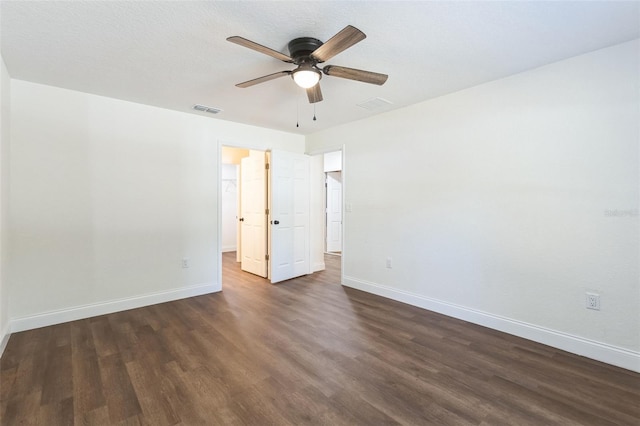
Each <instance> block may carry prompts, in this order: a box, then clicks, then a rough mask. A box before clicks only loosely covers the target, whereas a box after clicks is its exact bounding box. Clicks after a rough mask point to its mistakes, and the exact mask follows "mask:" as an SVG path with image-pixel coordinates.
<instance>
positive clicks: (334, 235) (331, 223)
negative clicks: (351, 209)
mask: <svg viewBox="0 0 640 426" xmlns="http://www.w3.org/2000/svg"><path fill="white" fill-rule="evenodd" d="M327 251H329V252H340V251H342V173H341V172H329V173H327Z"/></svg>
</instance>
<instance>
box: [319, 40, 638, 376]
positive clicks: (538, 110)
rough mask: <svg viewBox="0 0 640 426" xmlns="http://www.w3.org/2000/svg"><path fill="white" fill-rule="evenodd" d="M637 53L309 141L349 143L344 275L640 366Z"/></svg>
mask: <svg viewBox="0 0 640 426" xmlns="http://www.w3.org/2000/svg"><path fill="white" fill-rule="evenodd" d="M639 51H640V45H639V43H638V41H637V40H636V41H634V42H629V43H625V44H622V45H618V46H614V47H611V48H607V49H603V50H599V51H596V52H592V53H590V54H586V55H582V56H578V57H575V58H571V59H568V60H565V61H562V62H558V63H555V64H551V65H548V66H545V67H541V68H538V69H534V70H531V71H528V72H524V73H522V74H518V75H514V76H511V77H508V78H504V79H501V80H497V81H494V82H491V83H487V84H483V85H480V86H477V87H473V88H470V89H467V90H464V91H461V92H457V93H454V94H451V95H447V96H443V97H441V98H437V99H434V100H431V101H428V102H424V103H421V104H418V105H414V106H411V107H408V108H404V109H401V110H396V111H392V112H389V113H385V114H381V115H377V116H374V117H372V118H369V119H366V120H362V121H359V122H356V123H351V124H347V125H344V126H340V127H337V128H333V129H330V130H327V131H323V132H320V133H317V134H314V135H311V136H309V137H308V138H307V151H309V152H313V151H318V150H321V149H322V147H323V146H331V145H333V144H335V143H344V144H346V150H345V170H346V171H347V172H348V177H349V179H348V181H347V182H346V185H345V191H346V201H345V202H346V204H347V205H351V207H352V209H353V210H352V212H346V213H345V230H344V238H345V249H344V254H343V255H344V284H346V285H349V286H353V287H357V288H361V289H364V290H367V291H371V292H374V293H378V294H382V295H385V296H388V297H392V298H395V299H398V300H403V301H406V302H408V303H413V304H415V305H418V306H423V307H426V308H428V309H433V310H436V311H440V312H443V313H446V314H448V315H453V316H457V317H460V318H464V319H467V320H470V321H473V322H477V323H481V324H485V325H488V326H491V327H494V328H497V329H501V330H504V331H508V332H511V333H514V334H519V335H522V336H524V337H527V338H530V339H533V340H538V341H542V342H544V343H547V344H551V345H554V346H556V347H561V348H563V349H566V350H570V351H573V352H576V353H581V354H583V355H586V356H590V357H592V358H597V359H601V360H604V361H606V362H610V363H613V364H617V365H621V366H624V367H626V368H631V369H635V370H638V371H640V285H639V277H640V271H639V267H638V263H639V262H638V260H639V249H638V240H639V238H638V237H639V227H638V205H639V195H638V188H639V186H638V184H639V174H638V162H639V141H640V131H639V125H638V123H639V119H640V111H639V105H640V99H639V90H640V84H639V78H640V77H639V76H640V66H639V59H638V56H639V54H638V52H639ZM392 78H393V76H392ZM387 257H391V258H392V259H393V269H387V268H386V267H385V260H386V258H387ZM587 291H592V292H596V293H599V294H600V295H601V303H602V309H601V310H600V311H593V310H587V309H585V292H587Z"/></svg>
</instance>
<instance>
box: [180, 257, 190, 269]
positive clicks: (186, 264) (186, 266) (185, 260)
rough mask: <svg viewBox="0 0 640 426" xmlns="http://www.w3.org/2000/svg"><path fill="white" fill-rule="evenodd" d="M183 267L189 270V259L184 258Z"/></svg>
mask: <svg viewBox="0 0 640 426" xmlns="http://www.w3.org/2000/svg"><path fill="white" fill-rule="evenodd" d="M182 267H183V268H188V267H189V259H188V258H186V257H185V258H184V259H182Z"/></svg>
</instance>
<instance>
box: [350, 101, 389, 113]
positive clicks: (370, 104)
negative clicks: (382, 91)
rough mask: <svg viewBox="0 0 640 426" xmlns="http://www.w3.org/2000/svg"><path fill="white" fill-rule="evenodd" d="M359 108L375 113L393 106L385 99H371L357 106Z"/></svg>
mask: <svg viewBox="0 0 640 426" xmlns="http://www.w3.org/2000/svg"><path fill="white" fill-rule="evenodd" d="M357 105H358V106H359V107H360V108H364V109H368V110H369V111H375V110H378V109H381V108H384V107H387V106H389V105H393V103H392V102H389V101H388V100H386V99H382V98H373V99H369V100H368V101H364V102H362V103H359V104H357Z"/></svg>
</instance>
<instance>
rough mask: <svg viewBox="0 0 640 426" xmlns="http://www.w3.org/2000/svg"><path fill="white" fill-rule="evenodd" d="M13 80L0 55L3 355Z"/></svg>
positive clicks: (6, 322)
mask: <svg viewBox="0 0 640 426" xmlns="http://www.w3.org/2000/svg"><path fill="white" fill-rule="evenodd" d="M10 84H11V81H10V79H9V73H8V71H7V68H6V66H5V64H4V60H3V59H2V57H0V356H2V352H3V351H4V348H5V346H6V344H7V342H8V340H9V294H8V279H7V262H6V257H7V242H8V237H7V236H8V231H9V226H8V220H9V214H8V209H9V202H8V200H9V137H10V104H11V88H10Z"/></svg>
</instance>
